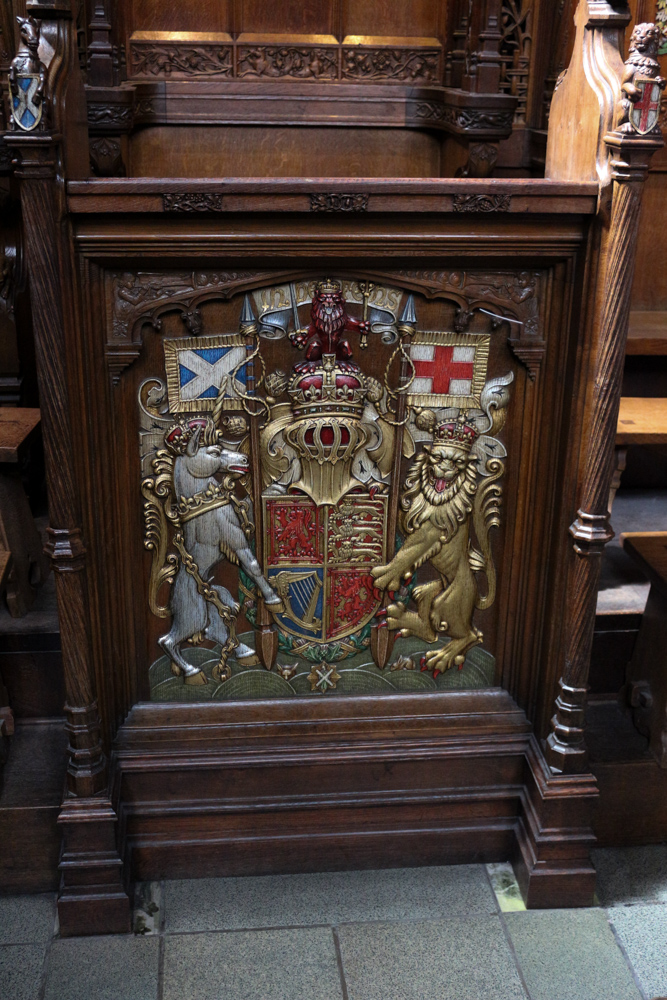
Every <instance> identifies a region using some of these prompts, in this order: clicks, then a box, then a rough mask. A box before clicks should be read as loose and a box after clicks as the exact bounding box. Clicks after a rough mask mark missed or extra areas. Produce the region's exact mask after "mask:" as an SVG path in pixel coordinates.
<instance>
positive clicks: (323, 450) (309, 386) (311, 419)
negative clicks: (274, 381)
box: [285, 354, 372, 504]
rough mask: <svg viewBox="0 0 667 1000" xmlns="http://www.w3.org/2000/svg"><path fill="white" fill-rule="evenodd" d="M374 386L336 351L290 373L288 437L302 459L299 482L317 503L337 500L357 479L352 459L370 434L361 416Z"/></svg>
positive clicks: (286, 436) (288, 440)
mask: <svg viewBox="0 0 667 1000" xmlns="http://www.w3.org/2000/svg"><path fill="white" fill-rule="evenodd" d="M370 389H372V386H371V384H370V383H369V381H368V380H367V379H366V377H365V376H364V375H363V374H362V373H361V372H360V371H359V369H358V368H357V367H356V366H355V365H351V364H349V363H346V364H345V365H344V366H341V365H339V364H338V362H337V361H336V358H335V355H333V354H325V355H324V356H323V358H322V360H321V361H318V362H317V363H316V364H313V365H308V366H307V367H306V368H304V370H303V371H295V372H294V374H293V375H292V378H291V379H290V384H289V387H288V390H287V391H288V393H289V395H290V397H291V399H292V415H293V422H292V423H291V424H290V426H289V427H288V428H287V429H286V431H285V438H286V440H287V442H288V443H289V444H290V445H291V446H292V448H294V450H295V451H296V452H297V454H298V455H299V459H300V462H301V480H300V482H299V484H298V485H299V486H300V487H301V488H302V489H304V490H305V491H306V492H307V493H308V494H309V495H310V496H311V497H313V499H314V500H315V502H316V503H318V504H321V503H337V502H338V500H339V499H340V497H341V496H342V495H343V494H344V493H345V492H347V490H348V489H350V488H351V487H352V485H354V481H353V479H352V477H351V467H352V462H353V460H354V456H355V455H356V454H357V452H358V451H359V449H360V448H363V446H364V445H365V444H366V441H367V439H368V431H367V429H366V427H365V426H364V424H363V423H362V416H363V412H364V407H365V405H366V398H367V394H368V392H369V390H370Z"/></svg>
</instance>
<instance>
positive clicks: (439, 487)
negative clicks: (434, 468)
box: [435, 479, 447, 493]
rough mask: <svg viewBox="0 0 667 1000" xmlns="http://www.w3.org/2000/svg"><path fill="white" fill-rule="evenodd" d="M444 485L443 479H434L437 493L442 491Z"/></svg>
mask: <svg viewBox="0 0 667 1000" xmlns="http://www.w3.org/2000/svg"><path fill="white" fill-rule="evenodd" d="M446 485H447V484H446V483H445V480H444V479H436V481H435V488H436V490H437V491H438V493H442V492H443V490H444V488H445V486H446Z"/></svg>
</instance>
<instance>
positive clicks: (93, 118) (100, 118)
mask: <svg viewBox="0 0 667 1000" xmlns="http://www.w3.org/2000/svg"><path fill="white" fill-rule="evenodd" d="M133 118H134V109H133V108H132V106H131V105H129V104H96V103H93V102H90V101H89V102H88V125H89V126H91V127H93V128H95V127H99V128H104V129H111V128H113V129H114V130H116V129H120V130H122V131H126V130H127V131H129V130H130V129H131V127H132V121H133Z"/></svg>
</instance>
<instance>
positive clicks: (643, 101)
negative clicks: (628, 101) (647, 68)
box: [630, 76, 660, 135]
mask: <svg viewBox="0 0 667 1000" xmlns="http://www.w3.org/2000/svg"><path fill="white" fill-rule="evenodd" d="M634 85H635V87H637V89H638V90H640V91H641V95H640V97H639V100H637V101H635V102H634V103H633V105H632V108H631V110H630V121H631V122H632V124H633V126H634V128H635V130H636V131H637V132H639V134H640V135H647V134H648V133H649V132H652V131H653V129H654V128H655V127H656V125H657V124H658V118H659V116H660V85H659V84H658V83H656V81H655V80H650V79H648V78H647V77H642V76H639V77H635V80H634Z"/></svg>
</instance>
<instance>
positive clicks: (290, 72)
mask: <svg viewBox="0 0 667 1000" xmlns="http://www.w3.org/2000/svg"><path fill="white" fill-rule="evenodd" d="M236 60H237V62H236V66H237V68H236V75H237V76H238V77H269V78H274V79H280V78H284V79H295V80H335V79H336V78H337V77H338V49H337V48H336V47H331V48H326V47H317V48H315V47H310V46H294V45H281V46H273V45H252V46H245V45H244V46H239V48H238V50H237V56H236Z"/></svg>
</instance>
